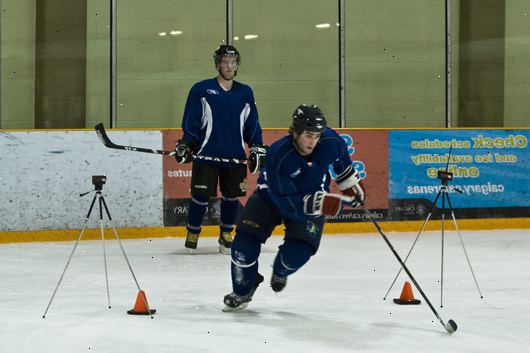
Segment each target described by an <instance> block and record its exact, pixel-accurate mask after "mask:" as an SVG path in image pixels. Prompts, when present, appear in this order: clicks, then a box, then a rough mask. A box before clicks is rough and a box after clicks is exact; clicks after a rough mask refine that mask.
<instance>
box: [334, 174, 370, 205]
mask: <svg viewBox="0 0 530 353" xmlns="http://www.w3.org/2000/svg"><path fill="white" fill-rule="evenodd" d="M335 181H336V182H337V186H338V187H339V190H340V191H342V193H343V194H344V195H346V196H349V197H351V198H352V199H353V200H352V202H350V203H349V205H350V206H351V207H357V206H359V205H361V204H362V203H363V201H364V190H363V188H362V187H361V184H360V178H359V173H358V172H357V171H356V170H355V169H354V168H353V166H349V167H348V168H346V170H345V171H344V172H343V173H342V174H340V175H338V176H337V179H335Z"/></svg>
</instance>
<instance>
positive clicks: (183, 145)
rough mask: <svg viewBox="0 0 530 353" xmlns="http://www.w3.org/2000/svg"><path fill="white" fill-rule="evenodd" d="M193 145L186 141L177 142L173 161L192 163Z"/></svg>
mask: <svg viewBox="0 0 530 353" xmlns="http://www.w3.org/2000/svg"><path fill="white" fill-rule="evenodd" d="M193 149H194V148H193V143H192V142H190V141H186V140H178V141H177V146H176V147H175V159H176V160H177V163H190V162H191V161H193V155H192V152H193Z"/></svg>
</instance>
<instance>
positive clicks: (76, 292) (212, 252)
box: [0, 230, 530, 353]
mask: <svg viewBox="0 0 530 353" xmlns="http://www.w3.org/2000/svg"><path fill="white" fill-rule="evenodd" d="M388 237H389V239H390V241H391V242H392V244H393V245H394V247H395V248H396V250H397V251H398V252H399V254H400V255H401V256H402V257H403V258H404V257H405V255H406V253H407V250H408V249H409V247H410V246H411V244H412V242H413V240H414V238H415V237H416V233H389V234H388ZM462 237H463V239H464V242H465V248H466V250H467V252H468V255H469V259H470V263H471V266H472V268H473V271H474V273H475V275H476V278H477V282H478V285H479V287H480V290H481V292H482V294H483V296H484V299H481V298H480V295H479V291H478V289H477V286H476V284H475V282H474V280H473V277H472V273H471V270H470V267H469V265H468V262H467V260H466V257H465V254H464V251H463V246H462V244H461V243H460V240H459V237H458V235H457V233H455V232H446V233H445V247H444V249H445V251H444V266H443V273H444V278H443V293H442V292H441V286H440V279H441V269H442V266H441V233H440V232H427V233H423V234H422V235H421V236H420V238H419V240H418V243H417V244H416V246H415V247H414V249H413V251H412V254H411V256H410V258H409V260H408V261H407V264H408V266H409V268H410V270H411V272H412V274H413V276H414V277H415V278H416V280H417V282H418V283H419V285H420V286H421V288H422V289H423V291H424V292H425V294H426V295H427V297H428V299H429V300H430V301H431V303H432V304H433V306H434V309H435V310H436V312H438V314H439V315H440V317H441V318H442V320H443V321H444V322H447V321H448V320H449V319H453V320H454V321H455V322H456V323H457V324H458V330H457V331H456V332H455V333H454V334H452V335H451V334H448V333H447V332H446V331H445V329H444V327H443V326H442V324H441V323H440V322H439V321H438V319H436V317H435V315H434V313H433V311H432V310H431V309H430V308H429V306H428V305H427V303H426V302H425V300H424V299H423V298H422V296H421V295H420V293H419V292H418V290H417V289H416V288H413V291H414V296H415V298H417V299H421V300H422V303H421V304H420V305H415V306H400V305H396V304H394V303H393V301H392V299H393V298H396V297H399V295H400V293H401V289H402V287H403V284H404V281H405V280H407V277H406V275H405V274H404V273H402V274H401V275H400V276H399V278H398V280H397V281H396V284H395V285H394V286H393V288H392V289H391V291H390V294H389V296H388V298H387V300H385V301H383V300H382V298H383V296H384V294H385V293H386V291H387V289H388V288H389V287H390V284H391V282H392V280H393V279H394V276H395V275H396V273H397V270H398V266H399V264H398V262H397V260H396V258H395V256H394V255H393V253H392V252H391V251H390V248H389V247H388V246H387V245H386V243H385V242H384V241H383V240H382V238H381V237H380V236H379V235H378V234H377V233H374V234H362V235H334V236H324V237H323V240H322V244H321V248H320V251H319V252H318V254H317V255H316V256H314V257H313V258H312V259H311V260H310V262H309V263H308V264H307V265H306V266H305V267H304V268H303V269H302V270H300V271H299V272H298V273H296V274H294V275H293V276H291V277H290V278H289V281H288V284H287V287H286V289H285V290H284V291H283V292H281V293H280V294H275V293H273V292H272V290H271V289H270V288H269V285H268V283H267V281H266V282H264V283H263V284H262V286H261V287H260V288H259V289H258V291H257V292H256V295H255V296H254V300H253V301H252V302H251V303H250V304H249V306H248V308H247V309H245V310H244V311H240V312H230V313H226V312H222V311H221V309H222V307H223V305H222V298H223V296H224V295H225V294H227V293H229V292H230V291H231V282H230V270H229V269H230V257H228V256H226V255H221V254H218V253H217V251H216V249H217V246H216V239H214V238H201V239H200V240H199V249H198V250H197V253H196V254H193V255H190V254H188V253H187V251H186V250H185V249H184V244H183V239H176V238H164V239H142V240H123V241H122V243H123V246H124V248H125V251H126V253H127V255H128V258H129V260H130V263H131V266H132V268H133V270H134V273H135V275H136V278H137V279H138V282H139V284H140V287H141V288H142V289H143V290H144V291H145V293H146V294H147V299H148V302H149V305H150V306H151V307H152V308H154V309H156V310H157V312H156V314H155V315H154V318H153V319H151V318H149V316H130V315H127V314H126V311H127V310H129V309H131V308H132V307H133V305H134V302H135V300H136V295H137V291H138V290H137V287H136V285H135V282H134V279H133V277H132V275H131V272H130V271H129V268H128V267H127V264H126V262H125V259H124V256H123V255H122V253H121V250H120V247H119V245H118V243H117V242H116V241H106V242H105V245H106V253H107V266H108V273H109V277H108V278H109V287H110V303H111V308H110V309H109V308H108V302H107V291H106V285H105V272H104V262H103V259H104V258H103V247H102V242H101V241H81V242H80V244H79V246H78V248H77V250H76V251H75V253H74V256H73V257H72V260H71V262H70V265H69V267H68V269H67V271H66V274H65V276H64V278H63V280H62V283H61V285H60V286H59V287H58V290H57V294H56V296H55V298H54V300H53V301H52V304H51V306H50V308H49V310H48V312H47V314H46V318H43V317H42V316H43V314H44V311H45V309H46V307H47V305H48V303H49V301H50V298H51V296H52V293H53V291H54V289H55V287H56V285H57V281H58V280H59V276H60V274H61V273H62V271H63V269H64V267H65V265H66V261H67V259H68V256H69V254H70V252H71V250H72V248H73V245H74V242H57V243H28V244H4V245H1V246H0V286H1V292H0V300H1V310H0V352H1V353H11V352H13V353H24V352H38V353H46V352H53V353H62V352H65V353H66V352H68V353H72V352H109V353H110V352H112V353H120V352H141V353H147V352H153V353H155V352H156V353H165V352H171V353H175V352H186V353H188V352H227V353H237V352H242V353H255V352H282V353H284V352H288V353H295V352H304V353H307V352H326V353H327V352H371V353H377V352H381V353H383V352H385V353H388V352H391V353H402V352H421V353H424V352H443V353H449V352H459V353H467V352H477V353H478V352H480V353H484V352H509V353H517V352H530V329H529V328H528V326H527V324H528V323H530V310H529V306H530V299H529V298H530V272H529V271H530V270H529V268H530V231H529V230H500V231H473V232H471V231H462ZM280 242H281V238H280V237H273V238H271V239H270V240H269V242H268V243H267V244H266V246H264V247H263V250H262V256H261V258H260V272H261V273H262V274H263V275H264V276H265V278H266V280H268V279H269V278H270V274H271V267H270V266H271V264H272V262H273V259H274V255H275V252H276V249H277V247H278V245H279V244H280ZM442 294H443V296H441V295H442ZM441 299H442V300H443V308H441V307H440V301H441Z"/></svg>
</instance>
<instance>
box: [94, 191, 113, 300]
mask: <svg viewBox="0 0 530 353" xmlns="http://www.w3.org/2000/svg"><path fill="white" fill-rule="evenodd" d="M97 195H98V197H99V229H100V231H101V244H103V264H104V266H105V283H106V285H107V302H108V304H109V309H110V290H109V276H108V271H107V252H106V249H105V231H104V230H103V207H102V205H101V200H102V199H103V195H101V193H100V192H98V193H97Z"/></svg>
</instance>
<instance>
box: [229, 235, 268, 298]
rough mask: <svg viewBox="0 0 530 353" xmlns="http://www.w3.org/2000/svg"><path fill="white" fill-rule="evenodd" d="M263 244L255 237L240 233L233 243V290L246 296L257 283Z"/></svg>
mask: <svg viewBox="0 0 530 353" xmlns="http://www.w3.org/2000/svg"><path fill="white" fill-rule="evenodd" d="M260 251H261V243H260V241H259V240H258V238H256V237H254V236H253V235H251V234H249V233H247V232H244V231H241V232H240V231H238V232H237V233H236V236H235V238H234V242H233V243H232V251H231V255H232V267H231V270H232V289H233V290H234V293H236V294H237V295H246V294H248V293H249V292H250V290H251V289H252V287H254V285H255V283H256V278H257V275H258V256H259V254H260Z"/></svg>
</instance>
